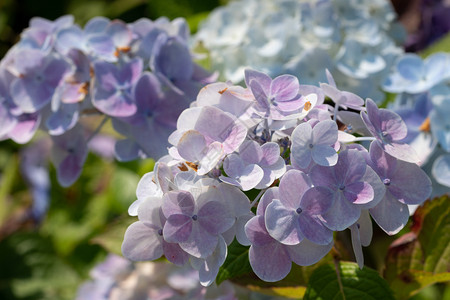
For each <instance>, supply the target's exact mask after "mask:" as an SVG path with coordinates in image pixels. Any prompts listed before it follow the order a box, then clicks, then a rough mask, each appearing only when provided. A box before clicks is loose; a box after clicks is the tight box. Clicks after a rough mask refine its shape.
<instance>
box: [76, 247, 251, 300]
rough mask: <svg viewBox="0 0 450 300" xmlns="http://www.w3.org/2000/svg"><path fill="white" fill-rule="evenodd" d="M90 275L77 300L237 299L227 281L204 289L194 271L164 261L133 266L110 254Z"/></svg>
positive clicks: (234, 291) (127, 261)
mask: <svg viewBox="0 0 450 300" xmlns="http://www.w3.org/2000/svg"><path fill="white" fill-rule="evenodd" d="M90 275H91V278H92V279H91V280H89V281H87V282H85V283H83V284H82V285H81V286H80V288H79V289H78V293H77V296H76V300H85V299H94V300H133V299H152V300H171V299H173V300H183V299H185V300H189V299H200V300H208V299H210V300H212V299H222V300H237V299H238V298H237V295H236V290H235V289H234V286H233V285H232V284H231V283H230V282H224V283H223V284H221V285H220V286H219V287H218V286H210V287H208V288H205V287H203V286H201V285H200V284H199V283H198V272H197V271H196V270H193V269H192V268H176V267H174V266H171V265H169V264H167V263H164V262H146V263H139V264H133V263H131V262H130V261H129V260H127V259H125V258H123V257H121V256H118V255H114V254H109V255H108V256H107V257H106V259H105V260H104V261H103V262H101V263H100V264H98V265H97V266H95V267H94V268H93V269H92V270H91V272H90ZM252 296H254V294H253V295H252ZM252 299H258V298H252Z"/></svg>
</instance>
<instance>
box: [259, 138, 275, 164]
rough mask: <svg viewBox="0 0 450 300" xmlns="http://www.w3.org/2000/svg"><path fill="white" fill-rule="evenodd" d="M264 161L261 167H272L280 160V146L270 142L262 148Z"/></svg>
mask: <svg viewBox="0 0 450 300" xmlns="http://www.w3.org/2000/svg"><path fill="white" fill-rule="evenodd" d="M261 150H262V154H263V155H262V159H261V163H260V164H261V166H271V165H273V164H275V163H276V162H277V161H278V159H279V158H280V146H279V145H278V144H277V143H274V142H269V143H265V144H264V145H262V146H261Z"/></svg>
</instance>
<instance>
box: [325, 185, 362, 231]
mask: <svg viewBox="0 0 450 300" xmlns="http://www.w3.org/2000/svg"><path fill="white" fill-rule="evenodd" d="M360 214H361V209H359V207H358V206H357V205H354V204H352V203H350V202H349V201H347V200H346V199H345V198H344V196H343V195H342V194H340V193H337V194H335V199H334V201H333V205H332V206H331V208H330V209H329V210H328V211H327V212H326V213H325V214H323V215H322V218H323V223H324V225H325V226H327V227H328V228H329V229H331V230H333V231H341V230H344V229H346V228H347V227H349V226H350V225H352V224H353V223H355V222H356V221H357V220H358V218H359V216H360Z"/></svg>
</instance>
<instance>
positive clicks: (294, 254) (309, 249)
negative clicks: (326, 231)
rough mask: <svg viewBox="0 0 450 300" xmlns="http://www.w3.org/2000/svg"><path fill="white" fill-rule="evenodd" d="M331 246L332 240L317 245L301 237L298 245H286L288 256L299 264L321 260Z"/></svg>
mask: <svg viewBox="0 0 450 300" xmlns="http://www.w3.org/2000/svg"><path fill="white" fill-rule="evenodd" d="M332 247H333V242H331V243H329V244H327V245H318V244H315V243H313V242H311V241H309V240H308V239H303V241H301V242H300V244H298V245H293V246H286V250H287V252H288V253H289V257H290V258H291V259H292V261H293V262H294V263H296V264H297V265H300V266H310V265H313V264H315V263H316V262H318V261H319V260H321V259H322V258H323V257H324V256H325V255H327V253H328V252H330V250H331V248H332Z"/></svg>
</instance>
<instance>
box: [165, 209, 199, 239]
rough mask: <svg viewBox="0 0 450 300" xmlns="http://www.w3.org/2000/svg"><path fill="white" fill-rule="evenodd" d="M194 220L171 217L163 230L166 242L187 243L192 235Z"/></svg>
mask: <svg viewBox="0 0 450 300" xmlns="http://www.w3.org/2000/svg"><path fill="white" fill-rule="evenodd" d="M192 223H193V220H192V218H191V217H190V216H186V215H179V214H173V215H170V216H169V217H168V218H167V220H166V224H165V225H164V228H163V236H164V240H165V241H166V242H168V243H181V242H186V241H187V240H188V239H189V237H190V236H191V233H192V227H193V224H192Z"/></svg>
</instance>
